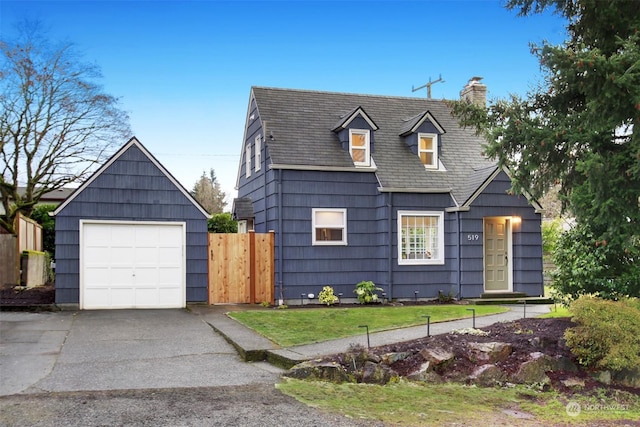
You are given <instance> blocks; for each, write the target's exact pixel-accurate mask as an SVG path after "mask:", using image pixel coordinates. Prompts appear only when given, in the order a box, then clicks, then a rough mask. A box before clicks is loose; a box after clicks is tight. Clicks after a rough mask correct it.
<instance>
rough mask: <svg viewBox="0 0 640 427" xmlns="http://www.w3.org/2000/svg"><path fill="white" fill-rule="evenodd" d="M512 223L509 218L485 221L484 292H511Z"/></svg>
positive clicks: (487, 219)
mask: <svg viewBox="0 0 640 427" xmlns="http://www.w3.org/2000/svg"><path fill="white" fill-rule="evenodd" d="M510 257H511V221H510V219H509V218H504V217H495V218H485V219H484V290H485V292H509V291H511V274H510V272H511V262H510V261H511V260H510Z"/></svg>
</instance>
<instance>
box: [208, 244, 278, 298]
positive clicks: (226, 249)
mask: <svg viewBox="0 0 640 427" xmlns="http://www.w3.org/2000/svg"><path fill="white" fill-rule="evenodd" d="M274 243H275V234H274V232H273V231H272V232H269V233H264V234H262V233H260V234H257V233H254V232H249V233H240V234H220V233H210V234H209V304H255V303H260V302H269V303H273V297H274V286H273V283H274Z"/></svg>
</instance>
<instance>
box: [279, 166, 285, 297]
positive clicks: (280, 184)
mask: <svg viewBox="0 0 640 427" xmlns="http://www.w3.org/2000/svg"><path fill="white" fill-rule="evenodd" d="M278 234H279V237H280V242H279V243H278V288H279V292H280V299H279V301H282V304H284V288H283V284H282V252H283V251H282V242H283V240H284V239H283V237H282V169H278Z"/></svg>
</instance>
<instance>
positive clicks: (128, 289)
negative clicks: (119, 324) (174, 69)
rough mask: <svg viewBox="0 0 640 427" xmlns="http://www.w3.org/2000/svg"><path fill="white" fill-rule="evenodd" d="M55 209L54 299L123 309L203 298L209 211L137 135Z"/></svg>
mask: <svg viewBox="0 0 640 427" xmlns="http://www.w3.org/2000/svg"><path fill="white" fill-rule="evenodd" d="M54 215H55V217H56V260H55V261H56V304H59V305H77V306H78V307H79V308H81V309H124V308H179V307H185V306H186V304H187V303H188V302H207V300H208V232H207V219H208V217H209V214H208V213H207V212H206V211H205V210H204V209H203V208H202V207H201V206H200V205H199V204H198V202H196V201H195V200H194V199H193V197H192V196H191V195H190V194H189V192H188V191H187V190H185V189H184V187H183V186H182V185H180V183H178V181H176V180H175V178H174V177H173V176H172V175H171V174H170V173H169V172H168V171H167V170H166V169H165V168H164V167H163V166H162V165H161V164H160V163H159V162H158V161H157V160H156V159H155V158H154V157H153V156H152V155H151V153H149V151H147V149H146V148H145V147H144V146H142V144H141V143H140V142H139V141H138V140H137V139H136V138H132V139H131V140H130V141H129V142H127V144H125V145H124V146H123V147H122V148H121V149H120V150H118V152H116V153H115V154H114V155H113V156H112V157H111V159H109V161H107V162H106V163H105V164H104V165H103V166H101V167H100V168H99V169H98V170H97V171H96V172H95V173H94V174H93V175H92V176H91V177H90V178H89V179H87V181H85V182H84V183H83V184H82V185H81V186H80V187H79V188H78V189H77V190H76V191H75V192H74V193H73V194H71V195H70V196H69V197H68V198H67V199H66V200H65V201H64V202H63V203H62V204H61V205H60V206H58V208H57V209H56V210H55V211H54Z"/></svg>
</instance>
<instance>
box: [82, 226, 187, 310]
mask: <svg viewBox="0 0 640 427" xmlns="http://www.w3.org/2000/svg"><path fill="white" fill-rule="evenodd" d="M184 242H185V224H184V223H147V222H138V223H135V222H119V221H109V222H90V221H81V224H80V247H81V248H82V249H81V253H80V266H81V270H80V271H81V274H80V308H84V309H97V308H179V307H184V306H185V265H184V264H185V259H184Z"/></svg>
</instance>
